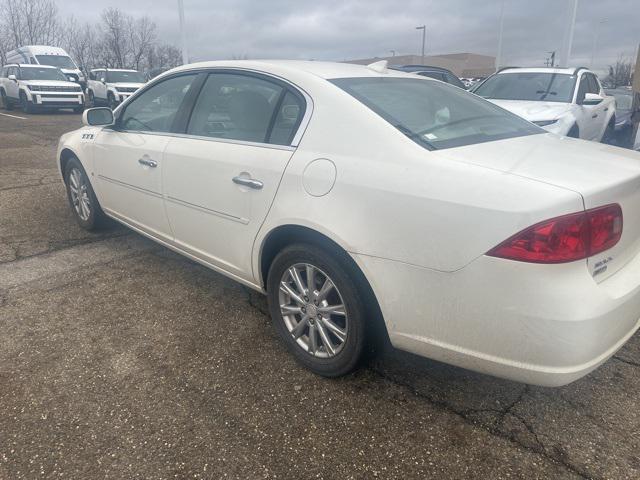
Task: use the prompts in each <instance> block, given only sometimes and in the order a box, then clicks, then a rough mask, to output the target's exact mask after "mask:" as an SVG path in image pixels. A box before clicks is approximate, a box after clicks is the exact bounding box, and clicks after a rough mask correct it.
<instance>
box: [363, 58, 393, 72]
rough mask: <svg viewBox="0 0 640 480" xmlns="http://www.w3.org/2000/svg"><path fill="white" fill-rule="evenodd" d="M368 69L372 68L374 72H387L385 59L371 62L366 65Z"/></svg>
mask: <svg viewBox="0 0 640 480" xmlns="http://www.w3.org/2000/svg"><path fill="white" fill-rule="evenodd" d="M367 68H368V69H369V70H373V71H374V72H376V73H389V69H388V68H387V61H386V60H380V61H379V62H373V63H370V64H369V65H367Z"/></svg>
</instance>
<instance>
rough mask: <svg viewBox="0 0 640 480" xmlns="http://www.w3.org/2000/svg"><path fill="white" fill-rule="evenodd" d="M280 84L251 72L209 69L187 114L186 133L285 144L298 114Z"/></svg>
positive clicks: (292, 99) (294, 102)
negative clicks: (216, 71)
mask: <svg viewBox="0 0 640 480" xmlns="http://www.w3.org/2000/svg"><path fill="white" fill-rule="evenodd" d="M302 110H303V109H302V107H301V103H300V100H299V99H298V97H297V96H296V95H294V94H293V93H291V92H289V91H288V90H287V89H285V87H284V86H282V85H280V84H278V83H275V82H271V81H269V80H266V79H263V78H258V77H256V76H253V75H244V74H235V73H212V74H210V75H209V77H208V78H207V80H206V82H205V84H204V86H203V87H202V90H201V92H200V94H199V95H198V99H197V101H196V104H195V106H194V109H193V112H192V114H191V119H190V121H189V125H188V127H187V134H189V135H196V136H200V137H212V138H220V139H229V140H238V141H245V142H255V143H275V144H279V145H286V144H289V143H290V139H291V136H292V135H293V132H294V130H295V129H296V127H297V125H298V124H299V119H300V116H301V115H302Z"/></svg>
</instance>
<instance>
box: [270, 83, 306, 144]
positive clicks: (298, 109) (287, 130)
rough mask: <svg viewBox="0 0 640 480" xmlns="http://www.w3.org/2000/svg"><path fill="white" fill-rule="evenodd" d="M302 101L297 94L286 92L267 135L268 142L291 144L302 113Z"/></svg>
mask: <svg viewBox="0 0 640 480" xmlns="http://www.w3.org/2000/svg"><path fill="white" fill-rule="evenodd" d="M304 108H305V107H304V101H303V100H302V98H301V97H300V96H299V95H295V94H294V93H292V92H289V91H288V92H287V93H285V95H284V98H283V99H282V103H281V104H280V107H279V108H278V111H277V112H276V117H275V119H274V122H273V127H272V129H271V135H270V136H269V143H272V144H274V145H291V141H292V140H293V137H294V136H295V134H296V131H297V130H298V126H299V125H300V121H301V120H302V116H303V115H304Z"/></svg>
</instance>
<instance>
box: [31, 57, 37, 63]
mask: <svg viewBox="0 0 640 480" xmlns="http://www.w3.org/2000/svg"><path fill="white" fill-rule="evenodd" d="M29 62H30V63H31V65H38V62H36V59H35V58H33V57H31V59H30V60H29Z"/></svg>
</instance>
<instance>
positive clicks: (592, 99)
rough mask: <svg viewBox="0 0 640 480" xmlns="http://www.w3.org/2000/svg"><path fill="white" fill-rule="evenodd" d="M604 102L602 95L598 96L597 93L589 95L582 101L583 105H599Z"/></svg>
mask: <svg viewBox="0 0 640 480" xmlns="http://www.w3.org/2000/svg"><path fill="white" fill-rule="evenodd" d="M602 100H604V97H603V96H602V95H598V94H597V93H587V94H585V96H584V98H583V99H582V102H581V104H582V105H598V104H599V103H600V102H602Z"/></svg>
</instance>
